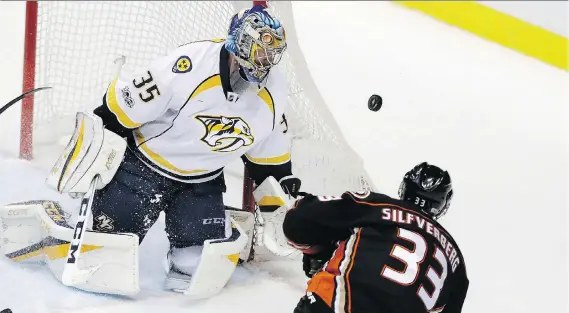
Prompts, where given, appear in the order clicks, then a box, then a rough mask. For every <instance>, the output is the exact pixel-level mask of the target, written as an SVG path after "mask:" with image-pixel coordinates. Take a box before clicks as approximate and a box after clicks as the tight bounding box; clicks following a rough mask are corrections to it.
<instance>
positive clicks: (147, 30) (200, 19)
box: [33, 1, 371, 195]
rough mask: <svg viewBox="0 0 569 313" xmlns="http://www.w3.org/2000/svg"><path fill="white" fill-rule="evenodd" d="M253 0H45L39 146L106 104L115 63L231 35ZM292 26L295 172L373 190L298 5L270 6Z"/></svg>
mask: <svg viewBox="0 0 569 313" xmlns="http://www.w3.org/2000/svg"><path fill="white" fill-rule="evenodd" d="M251 4H252V3H251V2H234V1H228V2H214V1H188V2H181V1H180V2H178V1H175V2H170V1H100V2H99V1H45V2H38V23H37V41H36V42H37V48H36V71H35V86H36V87H41V86H51V87H53V89H52V90H50V91H45V92H40V93H38V94H37V95H36V96H35V100H34V112H33V118H34V123H33V125H34V130H33V141H34V144H33V147H34V149H36V147H39V146H41V145H46V144H49V145H52V144H53V143H54V142H56V141H57V140H58V138H61V137H62V136H65V135H69V133H70V132H71V131H72V129H73V126H74V125H73V123H74V116H75V113H76V112H77V111H80V110H91V109H93V108H95V107H96V106H98V105H100V104H101V99H102V96H103V94H104V91H105V88H106V87H107V86H108V83H109V81H111V79H112V78H113V77H112V75H113V69H114V67H113V62H114V60H116V59H117V58H118V57H120V56H121V55H124V56H126V64H125V65H124V67H125V68H126V69H128V70H133V69H134V68H136V67H142V66H145V65H146V64H147V63H149V62H150V61H151V60H152V59H154V58H156V57H158V56H160V55H163V54H165V53H167V51H168V50H169V49H173V48H175V47H177V46H179V45H181V44H184V43H187V42H191V41H195V40H203V39H211V38H224V37H226V32H227V27H228V25H229V20H230V18H231V17H232V15H233V14H234V13H236V12H238V11H239V10H240V9H241V8H243V7H244V6H250V5H251ZM269 7H270V8H271V9H272V10H273V12H275V14H276V15H277V16H279V17H280V18H281V19H282V21H283V24H284V26H285V28H286V31H287V34H288V36H287V37H288V39H289V49H288V51H287V54H286V56H285V57H284V58H283V60H282V61H281V62H280V64H279V67H280V68H281V69H282V71H283V72H284V73H285V74H286V76H287V78H288V82H289V104H290V105H289V109H288V111H287V117H288V122H289V130H290V131H291V133H292V135H293V138H294V144H293V152H292V157H293V164H294V172H295V174H296V175H299V176H300V177H301V178H302V180H303V187H302V189H303V190H304V191H307V192H313V193H319V194H329V195H332V194H338V193H341V192H343V191H345V190H347V189H361V188H366V189H369V188H371V184H370V180H369V177H368V176H367V174H366V172H365V170H364V168H363V164H362V161H361V159H360V158H359V156H358V155H357V154H356V153H354V151H353V150H352V149H351V148H350V147H349V145H348V144H347V143H346V142H345V140H344V139H343V136H342V134H341V132H340V129H339V128H338V126H337V124H336V122H335V121H334V119H333V117H332V114H331V113H330V112H329V110H328V108H327V107H326V104H325V103H324V102H323V101H322V99H321V97H320V95H319V93H318V91H317V89H316V86H315V85H314V83H313V82H312V80H311V77H310V73H309V72H308V70H307V68H306V63H305V61H304V58H303V56H302V53H301V52H300V49H299V47H298V43H297V42H296V40H295V37H296V36H295V29H294V20H293V16H292V9H291V3H290V2H285V1H279V2H269Z"/></svg>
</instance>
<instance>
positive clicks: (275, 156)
mask: <svg viewBox="0 0 569 313" xmlns="http://www.w3.org/2000/svg"><path fill="white" fill-rule="evenodd" d="M273 77H274V78H273V81H271V83H270V87H268V88H270V90H271V92H268V91H267V90H264V91H261V92H260V93H259V95H260V96H261V98H262V99H263V100H265V99H270V101H267V100H265V102H267V105H269V106H270V107H271V111H273V119H272V123H273V131H272V132H271V134H270V135H269V136H268V137H267V138H265V139H264V140H263V141H262V142H261V143H259V144H257V145H256V146H255V147H254V148H253V149H251V150H249V151H248V152H247V153H246V154H245V155H244V156H243V157H242V159H243V163H244V164H245V167H246V168H247V169H248V172H249V177H251V179H253V180H254V181H255V184H256V185H257V186H258V185H260V184H261V183H262V182H263V181H264V180H265V179H266V178H267V177H269V176H272V177H274V178H275V179H276V180H277V181H278V182H279V183H280V184H281V185H282V186H283V189H285V191H286V192H287V194H289V195H292V196H293V197H295V198H296V196H297V195H298V192H299V189H300V179H298V178H297V177H294V176H293V174H292V162H291V155H290V149H291V145H292V143H291V138H290V135H289V132H288V122H287V120H286V116H285V114H284V108H285V107H286V105H287V101H288V100H287V98H288V97H287V90H286V82H285V81H284V80H283V79H282V78H281V76H280V73H275V75H274V76H273Z"/></svg>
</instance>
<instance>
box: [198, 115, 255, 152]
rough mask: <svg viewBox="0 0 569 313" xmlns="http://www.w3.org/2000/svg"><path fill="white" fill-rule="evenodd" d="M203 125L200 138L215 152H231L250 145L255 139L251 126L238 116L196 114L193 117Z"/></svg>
mask: <svg viewBox="0 0 569 313" xmlns="http://www.w3.org/2000/svg"><path fill="white" fill-rule="evenodd" d="M195 118H196V119H197V120H198V121H200V122H202V124H203V125H204V126H205V135H204V136H203V137H202V138H201V140H202V141H203V142H205V143H207V144H208V145H209V146H210V147H212V148H213V149H212V150H211V151H216V152H232V151H236V150H237V149H239V148H241V147H246V146H250V145H251V144H253V142H254V141H255V138H254V137H253V135H252V134H251V128H249V125H247V123H246V122H245V121H244V120H243V119H242V118H240V117H225V116H210V115H198V116H196V117H195Z"/></svg>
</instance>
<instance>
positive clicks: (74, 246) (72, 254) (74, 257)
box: [61, 175, 100, 286]
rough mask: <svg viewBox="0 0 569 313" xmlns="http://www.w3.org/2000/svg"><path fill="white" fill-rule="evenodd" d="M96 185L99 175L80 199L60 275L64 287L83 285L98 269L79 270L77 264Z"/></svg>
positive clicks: (96, 267)
mask: <svg viewBox="0 0 569 313" xmlns="http://www.w3.org/2000/svg"><path fill="white" fill-rule="evenodd" d="M98 183H99V175H96V176H95V177H93V180H91V184H90V185H89V189H88V190H87V192H86V193H85V195H83V198H81V206H80V207H79V215H78V216H77V223H76V224H75V229H74V230H73V239H71V242H70V245H69V251H68V252H67V261H66V262H65V265H64V267H63V273H62V274H61V282H62V283H63V284H64V285H66V286H76V285H78V284H84V283H85V282H87V280H88V279H89V277H90V276H91V275H92V274H93V272H94V271H96V270H97V269H98V268H99V267H100V266H95V267H93V268H90V269H86V270H80V269H79V264H78V260H79V256H80V255H81V247H82V246H83V238H84V235H85V230H86V229H87V218H88V217H89V215H90V214H91V206H92V205H93V197H94V195H95V189H96V186H97V184H98Z"/></svg>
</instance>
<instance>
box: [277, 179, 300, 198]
mask: <svg viewBox="0 0 569 313" xmlns="http://www.w3.org/2000/svg"><path fill="white" fill-rule="evenodd" d="M279 184H280V185H281V187H282V188H283V190H284V192H285V193H286V194H288V195H290V196H291V197H293V198H295V199H296V197H298V194H299V192H300V185H301V184H302V182H301V181H300V178H298V177H295V176H292V175H290V176H285V177H283V178H281V180H279Z"/></svg>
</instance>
